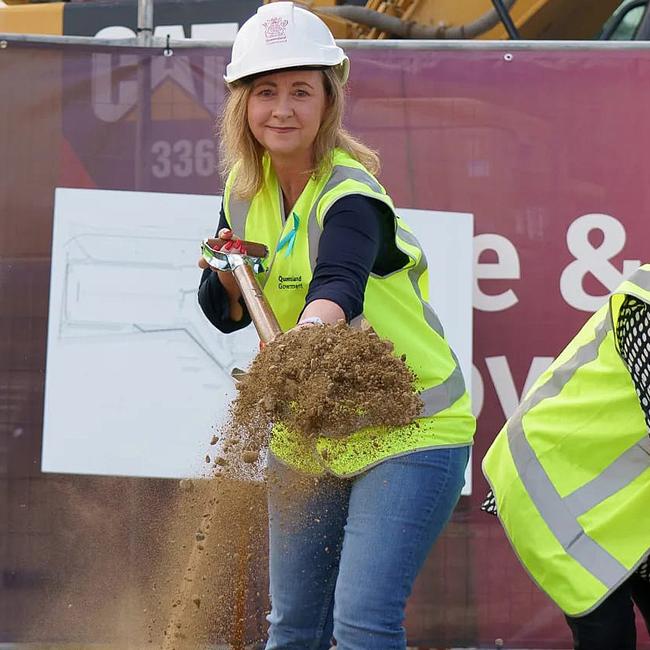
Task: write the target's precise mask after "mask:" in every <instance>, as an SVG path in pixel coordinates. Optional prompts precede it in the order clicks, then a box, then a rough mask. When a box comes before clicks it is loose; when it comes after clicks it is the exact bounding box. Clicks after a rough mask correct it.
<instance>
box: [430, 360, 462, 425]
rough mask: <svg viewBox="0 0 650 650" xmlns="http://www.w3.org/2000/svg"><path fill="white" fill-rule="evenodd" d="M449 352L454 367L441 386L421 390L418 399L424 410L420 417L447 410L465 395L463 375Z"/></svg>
mask: <svg viewBox="0 0 650 650" xmlns="http://www.w3.org/2000/svg"><path fill="white" fill-rule="evenodd" d="M449 351H450V352H451V354H452V356H453V357H454V361H455V362H456V367H455V368H454V370H453V372H452V373H451V375H449V377H447V379H445V381H443V382H442V384H438V385H437V386H434V387H433V388H427V390H423V391H422V392H421V393H420V398H421V399H422V402H424V408H423V409H422V415H421V416H420V417H423V418H428V417H431V416H432V415H436V414H437V413H440V412H441V411H444V410H445V409H448V408H449V407H450V406H451V405H452V404H455V403H456V402H457V401H458V400H459V399H460V398H461V397H462V396H463V395H464V394H465V380H464V379H463V373H462V372H461V370H460V365H459V364H458V359H456V355H455V354H454V352H453V350H452V349H451V348H450V349H449Z"/></svg>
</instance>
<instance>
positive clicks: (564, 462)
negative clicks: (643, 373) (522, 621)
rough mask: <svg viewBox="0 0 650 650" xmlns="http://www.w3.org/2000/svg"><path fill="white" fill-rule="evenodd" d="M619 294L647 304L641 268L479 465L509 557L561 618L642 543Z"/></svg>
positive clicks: (647, 529)
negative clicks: (513, 555)
mask: <svg viewBox="0 0 650 650" xmlns="http://www.w3.org/2000/svg"><path fill="white" fill-rule="evenodd" d="M626 296H635V297H637V298H638V299H640V300H642V301H644V302H645V303H648V304H650V265H646V266H642V267H641V268H640V269H638V270H637V271H636V272H635V273H634V274H633V275H632V277H631V278H630V279H629V280H627V281H625V282H623V284H622V285H621V286H620V287H619V288H618V289H617V290H616V292H615V293H614V294H613V295H612V296H611V298H610V300H609V302H608V304H606V305H604V306H603V307H602V308H601V309H600V310H599V311H597V312H596V313H595V314H594V315H593V316H592V317H591V318H590V319H589V321H588V322H587V323H586V324H585V326H584V327H583V328H582V329H581V330H580V332H579V333H578V334H577V335H576V337H575V338H574V339H573V340H572V341H571V342H570V343H569V345H568V346H567V347H566V348H565V349H564V350H563V351H562V352H561V353H560V355H559V357H558V358H557V359H556V360H555V361H554V362H553V364H551V366H550V367H549V368H548V370H547V371H546V372H544V373H543V374H542V375H541V376H540V377H539V379H538V380H537V381H536V382H535V384H534V385H533V387H532V388H531V390H530V391H529V393H528V394H527V395H526V397H525V399H524V401H523V402H522V403H521V405H520V406H519V407H518V409H517V410H516V412H515V413H514V414H513V415H512V417H511V418H510V419H509V420H508V421H507V423H506V425H505V426H504V427H503V429H502V430H501V432H500V433H499V435H498V436H497V438H496V439H495V441H494V443H493V444H492V446H491V447H490V449H489V450H488V453H487V455H486V456H485V459H484V460H483V472H484V474H485V476H486V478H487V480H488V482H489V483H490V486H491V487H492V490H493V491H494V494H495V497H496V503H497V509H498V513H499V518H500V519H501V523H502V524H503V527H504V529H505V531H506V533H507V535H508V538H509V540H510V543H511V544H512V546H513V548H514V550H515V552H516V553H517V555H518V556H519V559H520V560H521V562H522V563H523V564H524V566H525V567H526V569H527V570H528V572H529V574H530V575H531V576H532V578H533V579H534V580H535V582H537V584H538V585H539V586H540V587H541V588H542V589H543V590H544V591H545V592H546V593H547V594H548V595H549V596H550V597H551V598H552V599H553V600H554V601H555V602H556V603H557V604H558V605H559V606H560V607H561V608H562V609H563V610H564V611H565V612H566V613H567V614H569V615H571V616H580V615H584V614H587V613H589V612H590V611H591V610H593V609H594V608H595V607H597V606H598V605H599V604H600V603H601V602H602V601H603V599H604V598H606V597H607V596H608V594H610V593H611V592H612V591H613V590H614V589H616V588H617V587H618V586H619V585H620V584H621V583H622V582H624V581H625V579H626V578H627V577H628V576H629V575H630V574H631V573H632V572H633V571H634V570H635V569H636V567H637V566H638V565H639V564H640V563H641V562H642V561H643V559H644V558H645V556H646V555H647V554H648V551H649V549H650V515H649V514H648V504H650V439H649V438H648V430H647V427H646V423H645V418H644V414H643V411H642V409H641V406H640V404H639V400H638V397H637V395H636V392H635V389H634V383H633V381H632V378H631V376H630V373H629V372H628V370H627V368H626V366H625V363H624V362H623V360H622V359H621V356H620V354H619V351H618V347H617V346H618V344H617V338H616V328H617V327H618V317H619V312H620V308H621V304H622V303H623V300H624V299H625V297H626Z"/></svg>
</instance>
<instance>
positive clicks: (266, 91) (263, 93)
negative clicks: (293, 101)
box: [255, 88, 309, 98]
mask: <svg viewBox="0 0 650 650" xmlns="http://www.w3.org/2000/svg"><path fill="white" fill-rule="evenodd" d="M255 94H256V95H257V96H258V97H273V96H274V95H275V91H274V90H273V89H272V88H261V89H260V90H258V91H257V92H256V93H255ZM292 94H293V96H294V97H300V98H302V97H309V93H308V92H307V91H306V90H303V89H302V88H298V89H296V90H294V91H293V93H292Z"/></svg>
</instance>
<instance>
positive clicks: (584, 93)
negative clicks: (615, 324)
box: [0, 44, 650, 648]
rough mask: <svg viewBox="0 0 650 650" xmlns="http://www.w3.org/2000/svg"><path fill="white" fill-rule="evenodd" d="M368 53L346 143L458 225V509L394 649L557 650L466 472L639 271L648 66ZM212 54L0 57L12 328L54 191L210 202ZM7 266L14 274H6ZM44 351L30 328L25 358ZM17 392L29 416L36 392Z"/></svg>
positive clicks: (612, 60)
mask: <svg viewBox="0 0 650 650" xmlns="http://www.w3.org/2000/svg"><path fill="white" fill-rule="evenodd" d="M373 45H374V46H369V47H367V48H361V47H359V48H353V49H351V50H350V56H351V60H352V75H351V83H350V97H349V110H348V117H347V125H348V127H349V128H350V130H351V131H352V132H353V133H354V134H355V135H357V136H359V137H360V138H361V139H363V140H364V141H366V142H367V143H368V144H370V145H372V146H374V147H376V148H377V149H378V150H379V152H380V154H381V157H382V161H383V172H382V175H381V180H382V182H383V184H384V185H385V186H386V188H387V189H388V191H389V193H390V194H391V195H392V196H393V198H394V200H395V203H396V204H397V205H399V206H402V207H405V208H406V207H409V208H427V209H432V210H445V211H454V212H471V213H473V214H474V217H475V235H476V236H475V255H476V258H475V285H474V308H475V311H474V332H475V336H474V373H473V377H472V390H473V398H474V403H475V409H476V412H477V413H478V414H479V425H478V433H477V437H476V446H475V449H474V460H473V462H474V472H473V476H474V484H473V494H472V496H471V497H463V499H462V500H461V503H460V504H459V507H458V510H457V512H456V514H455V516H454V519H453V521H452V523H451V524H450V526H449V528H448V529H447V531H446V532H445V534H444V536H443V538H442V540H441V541H440V543H439V545H438V547H437V549H436V550H435V551H434V553H433V554H432V556H431V558H430V559H429V561H428V563H427V565H426V567H425V570H424V572H423V574H422V576H421V577H420V579H419V581H418V583H417V585H416V590H415V595H414V598H413V599H412V602H411V604H410V607H409V614H408V621H407V625H408V629H409V632H410V635H411V638H412V643H413V644H414V645H415V644H417V643H419V644H421V645H422V646H426V645H432V646H433V645H436V646H442V645H445V644H446V645H449V646H451V645H455V646H464V647H468V646H477V645H483V646H487V647H491V645H493V644H494V641H495V639H497V638H502V639H503V640H504V641H505V643H506V647H512V648H517V647H518V648H521V647H533V648H568V647H570V635H569V632H568V628H567V627H566V625H565V624H564V622H563V620H562V616H561V614H560V613H559V612H558V610H557V609H556V608H555V607H554V606H553V605H552V604H551V603H550V601H549V600H548V599H547V598H546V597H545V596H544V595H543V594H541V593H540V592H539V590H538V589H537V587H535V586H534V585H533V583H532V582H531V580H530V579H529V578H528V576H527V575H526V574H525V572H524V571H523V570H522V569H521V567H520V566H519V564H518V562H517V561H516V559H515V558H514V556H513V553H512V551H511V549H510V547H509V545H508V543H507V542H506V540H505V538H504V535H503V533H502V531H501V528H500V527H499V525H498V523H497V522H496V521H494V520H493V519H492V518H490V517H489V516H488V515H485V514H483V513H481V512H480V511H479V505H480V502H481V500H482V498H483V496H484V493H485V491H486V485H485V482H484V480H483V479H482V475H481V473H480V468H479V464H480V460H481V458H482V457H483V455H484V453H485V451H486V449H487V447H488V446H489V444H490V442H491V441H492V439H493V438H494V436H495V434H496V433H497V432H498V431H499V429H500V428H501V426H502V425H503V423H504V421H505V419H506V417H507V416H508V415H509V414H510V413H512V411H513V409H514V408H515V406H516V404H517V403H518V401H519V399H520V397H521V395H522V392H524V389H525V387H526V386H528V385H530V383H531V382H532V381H533V380H534V379H535V378H536V377H537V375H538V374H539V373H540V372H541V371H542V370H543V369H544V368H545V367H546V365H547V364H548V363H549V362H550V360H551V359H552V358H553V357H554V356H555V355H556V354H557V353H558V352H559V351H560V350H561V349H562V347H563V346H564V344H565V343H566V342H567V341H568V340H569V339H570V338H571V336H572V335H573V333H574V332H575V331H576V330H577V329H578V327H579V326H580V325H581V324H582V322H584V321H585V320H586V319H587V317H588V315H589V314H590V313H591V312H592V311H594V310H595V309H597V308H598V306H599V305H600V304H602V303H603V301H604V300H605V296H606V295H607V293H608V292H609V291H610V290H612V289H613V288H614V287H616V286H617V285H618V284H619V282H620V281H621V279H622V278H623V276H624V275H626V274H627V273H629V272H630V271H631V270H633V269H634V268H635V267H636V266H638V265H639V264H640V263H641V262H644V261H648V260H647V258H644V252H645V251H644V249H645V247H646V242H647V239H646V237H647V231H648V227H647V216H646V215H645V214H644V211H645V209H647V207H648V205H649V204H650V190H649V185H648V183H647V179H646V176H647V174H646V171H645V165H644V162H645V159H646V154H647V149H648V142H650V138H649V134H648V129H649V126H648V125H649V124H650V123H649V122H648V119H647V115H646V113H647V106H648V105H649V103H650V51H648V50H645V49H637V50H634V49H621V50H616V49H612V48H610V47H608V48H607V49H594V48H585V49H582V50H581V49H573V48H572V49H563V48H557V49H553V48H544V49H541V48H540V49H535V48H534V47H533V48H515V49H512V50H508V49H505V48H499V47H491V48H486V49H476V48H468V49H463V48H462V47H458V48H452V49H449V48H444V49H443V48H441V49H408V48H402V47H400V48H398V49H391V48H390V47H389V46H388V45H386V46H385V47H377V45H379V44H373ZM227 55H228V53H227V52H226V51H220V50H198V49H193V50H189V49H183V50H177V51H176V52H174V53H173V55H172V56H164V55H163V52H153V53H152V52H151V51H144V50H137V49H133V50H130V49H125V48H112V49H107V48H104V49H90V48H86V47H84V48H75V47H69V48H68V49H66V48H62V47H55V46H51V47H50V46H39V47H34V46H29V45H25V44H22V45H19V44H10V47H9V48H8V49H7V50H6V51H4V52H3V53H2V54H1V55H0V56H2V57H3V60H4V61H7V62H8V63H9V66H8V67H5V68H4V71H3V72H2V73H0V78H1V79H2V81H3V87H5V88H6V87H9V86H7V84H8V83H10V84H11V86H12V87H14V88H16V92H15V93H14V100H13V101H14V105H13V113H12V115H13V116H15V118H16V119H13V121H12V124H13V126H12V128H13V129H15V130H17V131H18V132H19V134H22V135H21V137H19V136H18V135H16V136H12V137H11V138H9V139H8V140H7V141H6V144H5V141H4V140H0V151H1V152H2V154H3V156H2V157H3V160H4V161H5V163H6V162H7V161H10V160H15V161H17V162H16V163H15V164H16V166H17V167H18V169H22V170H23V172H24V174H15V175H12V172H10V173H8V174H7V175H5V173H4V172H3V175H2V177H1V178H0V197H3V198H4V199H5V201H4V202H3V203H2V205H3V206H6V205H9V203H8V198H7V197H11V202H12V203H11V205H13V206H17V207H18V209H10V208H5V207H3V208H2V214H0V227H1V228H2V229H3V230H2V233H1V234H0V242H1V243H0V255H1V256H2V259H0V263H2V276H0V279H2V280H3V283H2V284H1V285H0V287H1V288H2V292H3V293H2V299H3V302H5V304H7V303H6V300H5V298H7V297H11V300H14V301H16V304H17V301H20V300H24V298H23V297H21V294H20V292H18V291H17V290H16V287H17V286H18V284H17V283H20V282H24V279H25V277H31V276H30V275H29V274H30V273H31V274H33V275H34V277H36V278H37V280H36V281H34V282H32V283H31V284H30V285H29V286H30V289H29V290H30V291H31V292H32V294H30V295H33V302H34V303H38V305H39V307H38V308H32V307H30V315H29V319H32V320H33V319H44V318H45V317H46V316H47V311H46V296H47V277H46V274H47V269H46V268H44V267H43V265H42V264H41V266H40V267H38V268H37V267H36V266H35V265H34V264H30V263H29V262H30V260H31V261H32V262H33V261H34V259H35V258H39V259H41V260H42V259H43V257H47V254H48V253H47V251H48V250H49V249H48V242H47V241H46V239H47V237H48V233H49V227H50V225H51V214H52V203H51V201H52V192H53V188H54V187H55V186H57V185H58V186H61V185H63V186H68V187H97V188H105V189H142V190H149V191H164V192H188V193H203V194H211V193H219V192H220V188H221V186H222V184H221V181H220V180H219V179H218V177H217V176H216V175H215V173H214V168H215V165H216V163H217V154H216V146H215V141H214V137H213V132H214V127H213V122H214V119H215V117H216V115H217V114H218V112H219V108H220V106H221V103H222V101H223V98H224V88H223V83H222V80H221V75H222V74H223V69H224V65H225V63H226V60H227ZM25 65H27V66H29V69H30V70H31V74H30V75H29V78H26V77H25V74H24V70H25V69H26V68H25ZM11 75H13V76H11ZM59 111H60V112H59ZM39 116H42V119H43V120H45V123H47V124H48V129H47V134H48V136H47V137H48V139H47V140H46V142H45V143H44V144H43V145H42V146H41V145H39V144H36V143H34V142H33V140H31V139H30V138H31V133H30V132H31V131H32V129H33V128H34V120H38V119H39ZM18 118H20V119H18ZM41 124H43V122H41ZM19 142H22V143H26V142H32V144H31V146H30V147H28V148H27V149H25V148H24V147H23V148H22V149H19V145H18V143H19ZM5 147H6V148H5ZM56 161H59V162H58V164H57V162H56ZM14 171H15V167H14ZM38 179H41V180H40V181H39V183H38V192H36V193H35V191H34V184H33V181H34V180H38ZM216 219H217V216H216V215H215V224H216ZM26 221H28V222H29V223H31V224H33V226H34V228H38V231H39V233H40V235H39V238H40V239H39V242H38V243H33V245H31V246H30V245H26V244H25V241H24V238H20V239H19V238H16V237H12V236H10V235H6V234H5V233H8V232H10V231H11V232H14V231H15V229H16V228H21V227H23V228H24V225H21V224H24V223H26ZM36 224H38V225H36ZM7 260H13V263H12V264H13V265H12V264H10V263H9V262H7ZM16 264H23V265H25V269H26V271H25V272H24V273H23V272H21V273H20V274H18V273H16ZM26 274H27V275H26ZM431 282H432V283H434V284H435V283H444V282H445V278H444V277H440V278H437V277H433V278H431ZM12 287H13V289H12ZM9 304H10V305H11V304H13V303H11V301H10V302H9ZM4 318H7V319H8V318H10V317H9V316H7V315H5V316H4ZM25 318H27V316H25ZM39 322H40V321H39ZM6 327H8V328H9V330H7V331H9V334H8V335H7V338H6V340H7V341H8V344H11V345H12V349H13V348H15V346H20V345H27V344H26V343H24V342H21V341H22V339H21V337H22V336H23V334H22V333H19V331H18V329H19V328H18V326H17V325H15V324H14V325H12V326H9V325H6ZM42 336H43V328H42V327H41V328H39V329H38V332H36V333H35V334H34V338H33V344H34V345H36V346H37V347H38V346H42V345H44V342H43V340H42V339H41V338H39V337H42ZM12 342H13V343H12ZM2 358H4V357H2ZM39 363H40V362H39ZM2 364H5V362H4V361H0V365H2ZM40 368H41V369H42V366H40ZM36 369H38V363H37V364H36ZM0 371H2V372H3V373H5V374H6V375H7V376H9V375H10V374H11V373H12V372H13V373H14V375H15V369H14V368H13V367H9V366H6V367H5V366H4V365H2V367H1V368H0ZM14 375H11V376H14ZM30 381H31V382H32V384H31V386H32V388H31V390H32V398H33V406H34V408H36V409H37V410H38V411H39V412H40V409H41V404H40V403H38V400H40V399H42V395H40V393H39V390H42V383H41V382H42V376H41V375H40V374H38V373H36V374H34V375H31V380H30ZM28 383H29V382H28ZM26 390H29V387H28V388H27V389H26ZM0 399H1V400H5V399H7V395H5V394H3V393H0ZM30 435H31V436H32V438H31V440H32V442H31V446H28V447H27V448H26V451H23V452H22V453H23V454H24V456H25V457H31V456H34V457H36V456H37V454H38V447H39V444H40V442H39V440H40V438H39V435H40V432H39V430H38V426H37V424H36V425H35V426H34V427H33V428H32V429H31V434H30ZM595 444H597V443H596V441H595ZM30 455H31V456H30ZM25 476H31V477H35V476H37V473H35V472H34V471H33V470H29V471H27V472H26V474H25ZM51 534H52V535H55V533H51ZM6 629H7V630H9V629H14V628H11V626H8V627H7V628H6ZM0 631H2V630H1V629H0ZM6 634H7V633H5V635H6ZM641 638H642V639H645V638H646V637H643V636H642V637H641ZM639 647H640V648H650V645H649V644H647V642H646V645H643V644H641V645H640V646H639Z"/></svg>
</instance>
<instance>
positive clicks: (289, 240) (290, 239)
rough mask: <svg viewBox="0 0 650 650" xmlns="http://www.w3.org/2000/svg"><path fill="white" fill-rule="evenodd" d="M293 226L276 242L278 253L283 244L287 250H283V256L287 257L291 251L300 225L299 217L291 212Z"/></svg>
mask: <svg viewBox="0 0 650 650" xmlns="http://www.w3.org/2000/svg"><path fill="white" fill-rule="evenodd" d="M292 216H293V227H292V228H291V230H290V231H289V232H288V233H287V234H286V235H285V236H284V237H283V238H282V239H281V240H280V241H279V242H278V247H277V248H276V249H275V250H276V252H277V253H279V252H280V251H281V250H282V249H283V248H284V247H285V246H286V247H287V250H286V251H285V252H284V256H285V257H289V255H291V253H292V252H293V247H294V245H295V243H296V234H297V233H298V228H299V226H300V217H299V216H298V215H297V214H296V213H295V212H293V213H292Z"/></svg>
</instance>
